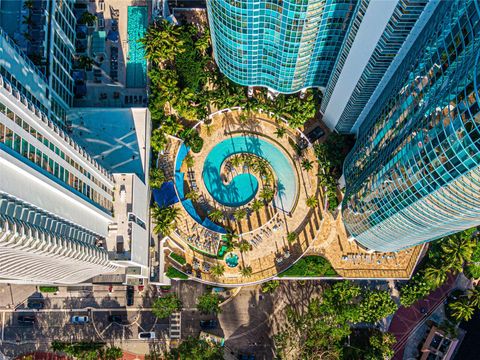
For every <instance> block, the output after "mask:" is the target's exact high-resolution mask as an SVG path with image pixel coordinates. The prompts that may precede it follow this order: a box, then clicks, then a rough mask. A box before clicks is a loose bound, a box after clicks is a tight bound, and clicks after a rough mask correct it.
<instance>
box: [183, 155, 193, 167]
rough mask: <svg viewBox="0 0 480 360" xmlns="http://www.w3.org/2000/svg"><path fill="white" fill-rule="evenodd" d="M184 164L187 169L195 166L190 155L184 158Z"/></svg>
mask: <svg viewBox="0 0 480 360" xmlns="http://www.w3.org/2000/svg"><path fill="white" fill-rule="evenodd" d="M185 164H186V165H187V167H189V168H191V167H193V165H195V159H194V158H193V156H192V154H187V156H185Z"/></svg>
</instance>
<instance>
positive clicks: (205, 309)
mask: <svg viewBox="0 0 480 360" xmlns="http://www.w3.org/2000/svg"><path fill="white" fill-rule="evenodd" d="M221 301H222V299H221V298H220V295H218V294H216V293H206V294H203V295H200V296H199V297H198V299H197V309H198V310H199V311H200V312H201V313H202V314H218V313H220V312H221V309H220V303H221Z"/></svg>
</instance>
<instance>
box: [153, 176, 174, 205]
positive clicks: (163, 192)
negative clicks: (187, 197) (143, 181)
mask: <svg viewBox="0 0 480 360" xmlns="http://www.w3.org/2000/svg"><path fill="white" fill-rule="evenodd" d="M153 199H154V200H155V202H156V203H157V204H158V206H160V207H166V206H170V205H173V204H175V203H177V202H178V201H179V200H178V197H177V194H176V193H175V188H174V185H173V182H172V181H168V182H164V183H163V184H162V186H161V188H160V189H154V190H153Z"/></svg>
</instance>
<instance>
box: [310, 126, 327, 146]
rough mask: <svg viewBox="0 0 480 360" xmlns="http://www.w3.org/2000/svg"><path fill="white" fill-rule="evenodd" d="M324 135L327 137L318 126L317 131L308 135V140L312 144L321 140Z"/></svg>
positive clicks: (314, 130)
mask: <svg viewBox="0 0 480 360" xmlns="http://www.w3.org/2000/svg"><path fill="white" fill-rule="evenodd" d="M323 135H325V131H323V129H322V128H321V127H320V126H317V127H316V128H315V129H313V130H312V131H310V132H309V133H308V134H307V138H308V140H310V142H312V143H313V142H315V141H317V140H318V139H320V138H321V137H322V136H323Z"/></svg>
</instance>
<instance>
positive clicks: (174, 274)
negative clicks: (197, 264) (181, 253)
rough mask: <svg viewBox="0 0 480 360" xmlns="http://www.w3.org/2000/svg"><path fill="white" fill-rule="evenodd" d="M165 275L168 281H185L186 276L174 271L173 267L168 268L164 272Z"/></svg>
mask: <svg viewBox="0 0 480 360" xmlns="http://www.w3.org/2000/svg"><path fill="white" fill-rule="evenodd" d="M166 275H167V276H168V277H169V278H170V279H182V280H187V279H188V276H187V275H185V274H184V273H183V272H181V271H180V270H177V269H175V268H174V267H173V266H169V267H168V269H167V272H166Z"/></svg>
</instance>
